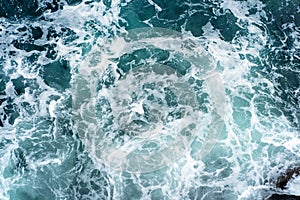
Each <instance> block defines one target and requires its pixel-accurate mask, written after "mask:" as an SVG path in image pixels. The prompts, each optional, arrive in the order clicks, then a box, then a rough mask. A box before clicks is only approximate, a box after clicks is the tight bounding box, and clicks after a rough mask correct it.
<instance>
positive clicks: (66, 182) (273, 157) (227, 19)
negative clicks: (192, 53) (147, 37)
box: [0, 0, 300, 200]
mask: <svg viewBox="0 0 300 200" xmlns="http://www.w3.org/2000/svg"><path fill="white" fill-rule="evenodd" d="M142 27H144V28H145V27H160V28H164V29H169V30H173V31H177V33H179V34H182V37H183V38H190V39H191V40H192V41H194V43H195V45H196V46H199V47H202V48H203V49H205V51H207V52H208V54H209V55H210V57H211V59H212V60H213V62H214V63H215V65H216V70H215V71H216V72H217V74H218V76H219V77H220V80H221V82H222V85H223V92H224V94H225V96H224V99H223V102H222V108H224V110H225V115H224V119H223V120H224V126H223V128H222V130H220V131H219V132H218V135H219V136H218V138H217V140H216V145H215V146H214V148H213V149H210V152H209V153H208V154H205V156H201V157H197V156H195V155H196V154H195V152H197V151H200V149H201V148H203V147H205V145H204V144H205V141H207V139H210V138H211V137H212V133H210V131H207V130H211V129H205V128H203V127H206V126H207V124H206V118H205V117H206V116H211V115H210V114H211V113H213V112H214V111H213V110H212V109H211V104H213V100H212V98H213V97H212V94H210V93H209V91H208V90H209V89H208V90H207V88H205V80H204V79H203V77H201V78H199V80H197V79H195V77H196V76H194V75H195V74H193V71H194V70H196V69H197V68H196V67H195V65H194V64H193V63H191V62H189V60H188V59H187V58H186V57H185V56H186V55H187V54H185V52H184V51H182V52H181V49H180V48H177V49H174V51H176V52H177V54H176V55H175V56H174V57H172V55H173V54H172V53H170V52H172V51H170V50H169V48H171V49H172V48H173V47H174V46H172V45H171V44H170V47H167V46H168V44H165V43H163V40H157V42H158V43H159V44H161V48H152V47H151V48H148V49H147V48H141V49H140V50H137V51H134V52H130V51H129V50H128V51H129V52H125V53H124V55H122V56H120V57H119V58H116V59H115V60H110V61H111V62H112V63H114V64H115V66H114V65H113V64H111V65H106V64H107V63H104V62H103V60H105V58H104V57H103V55H104V54H105V53H107V51H108V48H107V47H108V46H109V45H108V44H109V42H110V41H112V40H113V38H114V37H116V36H118V35H122V34H123V33H124V32H126V31H129V30H132V29H136V28H142ZM153 45H154V44H153ZM163 45H165V46H163ZM121 46H122V45H121V43H120V45H119V47H120V48H121ZM117 47H118V45H117ZM95 49H97V51H95ZM183 49H184V48H183ZM115 50H118V48H115ZM185 50H186V49H185ZM95 52H96V53H95ZM99 52H100V53H99ZM103 52H105V53H103ZM93 53H94V54H93ZM97 53H98V54H99V55H98V54H97ZM181 53H182V54H181ZM107 54H109V53H107ZM105 55H106V54H105ZM101 56H102V57H101ZM90 58H93V59H94V60H91V61H90V63H92V64H91V65H92V66H91V68H93V66H94V67H95V66H96V67H98V68H99V69H103V70H100V74H98V75H95V76H94V77H97V78H96V79H98V82H97V84H96V85H97V87H96V88H89V87H87V88H84V86H83V88H81V89H82V91H81V92H80V93H76V92H78V90H77V88H76V86H77V85H78V84H80V83H82V84H83V85H88V86H89V84H88V83H89V81H92V80H94V79H95V78H93V79H89V80H87V82H84V81H83V82H80V79H78V76H80V75H81V73H82V71H81V70H82V69H83V68H82V66H84V67H85V66H87V65H85V63H87V61H86V60H88V59H90ZM153 60H154V62H155V64H161V65H164V66H168V67H169V68H168V69H166V70H170V76H169V79H170V80H169V79H168V77H164V76H157V77H160V78H161V82H159V81H160V79H154V80H151V77H152V74H151V73H150V75H149V77H150V78H149V80H150V81H149V82H150V83H152V85H151V84H148V85H147V84H146V80H147V78H148V76H147V73H145V71H146V72H147V70H144V69H143V68H142V71H138V68H139V67H141V66H144V64H145V63H146V64H149V63H147V62H148V61H149V62H150V63H151V62H152V64H153ZM144 61H145V62H144ZM146 61H147V62H146ZM202 61H203V63H204V59H202V60H201V62H202ZM103 63H104V64H103ZM203 63H201V64H200V66H202V64H203ZM203 66H205V64H203ZM84 69H86V68H84ZM88 69H89V68H88ZM135 69H136V70H137V72H136V73H137V75H135V76H134V75H133V78H132V77H131V75H130V72H131V71H133V73H134V70H135ZM172 70H174V71H172ZM158 71H159V70H158ZM101 73H102V74H101ZM158 73H159V72H158ZM176 73H178V74H179V75H178V76H177V77H175V78H173V76H174V74H176ZM140 74H144V75H143V76H140ZM145 74H146V75H145ZM178 77H179V78H178ZM177 78H178V83H182V82H181V81H186V82H184V84H181V87H178V88H179V89H180V91H185V92H186V94H188V95H187V96H191V95H190V94H191V93H190V91H192V93H193V95H195V96H193V98H194V99H193V98H191V99H192V100H193V102H196V103H191V102H192V100H191V99H188V100H189V101H187V100H186V101H185V102H184V103H186V104H184V103H182V102H181V101H180V98H179V97H178V94H181V93H180V92H177V93H174V91H177V90H176V89H175V90H172V87H170V88H171V89H169V87H168V86H166V84H167V81H166V83H164V82H163V81H164V80H169V81H170V82H172V81H175V80H176V81H177ZM122 80H123V81H124V82H122ZM118 81H119V82H118ZM126 81H127V82H126ZM143 81H145V82H143ZM151 81H152V82H151ZM155 81H157V82H156V85H155V84H154V82H155ZM168 83H169V82H168ZM136 84H137V85H138V84H142V85H141V86H142V88H143V90H142V92H141V93H138V92H137V91H139V90H138V89H135V86H136ZM161 84H162V85H161ZM185 84H187V85H189V86H191V87H190V88H189V89H186V87H185V86H186V85H185ZM212 85H213V83H212ZM138 86H139V85H138ZM138 86H136V87H138ZM215 86H216V88H217V89H218V88H219V87H217V86H218V84H217V81H216V82H215ZM103 88H104V89H103ZM161 88H163V90H160V89H161ZM182 88H183V89H182ZM299 88H300V3H299V1H297V0H289V1H288V0H284V1H265V0H264V1H258V0H249V1H232V0H228V1H198V0H189V1H188V0H187V1H185V0H184V1H179V0H177V1H176V0H174V1H167V0H165V1H162V0H152V1H151V0H148V1H147V0H145V1H144V0H132V1H106V0H105V1H76V0H66V1H60V0H54V1H50V0H49V1H35V0H33V1H15V0H0V199H12V200H27V199H28V200H33V199H38V200H39V199H41V200H42V199H130V200H131V199H153V200H156V199H172V200H173V199H209V200H210V199H228V200H233V199H264V198H266V197H267V196H268V195H271V194H272V193H282V192H285V193H287V194H293V195H300V180H297V179H295V180H294V181H293V182H292V183H291V184H289V185H288V186H287V188H286V189H285V190H284V191H282V190H281V189H278V188H276V180H277V177H278V176H280V174H281V173H283V172H284V171H285V170H286V169H287V168H292V167H295V166H299V164H300V162H299V155H300V151H299V149H300V148H299V147H300V135H299V134H300V124H299V123H300V89H299ZM92 89H95V90H96V91H97V92H98V93H99V96H97V97H98V99H97V106H96V107H95V109H94V111H95V113H94V114H93V115H92V116H94V117H95V118H96V119H93V120H90V121H89V119H85V117H82V118H81V117H80V118H78V114H79V115H80V116H87V115H88V114H89V113H87V112H85V113H84V110H83V113H80V109H78V105H77V104H76V103H74V96H75V97H78V98H80V99H81V101H83V102H85V101H86V99H85V98H88V97H89V92H88V91H89V90H92ZM156 90H159V91H160V93H155V92H154V91H156ZM149 91H152V92H153V94H154V95H152V96H151V92H150V93H147V92H149ZM105 92H106V93H105ZM131 92H132V93H131ZM143 92H144V93H143ZM133 93H134V94H133ZM78 94H79V95H78ZM127 94H128V95H129V94H130V95H133V96H130V99H131V100H132V101H133V102H135V101H136V102H138V100H139V98H140V99H143V98H145V96H146V97H147V98H148V99H147V100H148V101H146V102H148V104H147V103H145V104H143V106H142V110H143V111H137V112H135V116H136V117H137V119H135V121H134V120H133V122H134V123H133V122H132V123H129V122H127V121H126V120H127V118H129V117H128V116H132V115H130V114H128V113H127V114H128V115H125V117H122V115H121V114H120V115H118V113H121V111H122V112H123V110H122V109H123V108H124V107H123V105H122V104H120V105H119V104H118V105H117V104H116V106H114V105H113V104H112V101H107V99H109V98H111V99H118V98H120V99H122V98H127V96H126V95H127ZM183 94H185V93H183ZM219 94H220V93H219ZM134 95H135V96H134ZM147 95H148V96H147ZM155 95H157V96H155ZM161 95H162V96H161ZM176 95H177V96H176ZM79 96H80V97H79ZM102 97H103V98H102ZM104 97H105V98H106V97H107V99H105V98H104ZM136 102H135V103H136ZM187 102H188V103H187ZM186 105H187V107H188V106H191V107H196V111H197V113H200V114H199V116H201V117H203V118H197V119H196V120H195V121H192V120H188V122H189V123H191V125H190V126H189V128H190V129H188V128H186V129H184V130H185V131H187V132H185V134H189V131H190V132H191V134H192V135H193V134H194V135H195V136H197V137H195V138H196V139H195V140H194V141H193V143H192V144H190V146H189V145H188V146H186V150H187V151H186V152H183V153H182V152H180V156H178V158H176V159H175V160H174V162H172V163H168V165H167V166H164V167H163V168H159V169H157V170H154V171H150V172H149V171H147V172H145V173H136V172H134V171H131V170H124V169H122V170H121V171H120V170H119V169H117V167H115V166H112V164H111V163H108V162H106V160H105V158H103V157H101V156H99V155H103V153H104V154H105V152H101V151H104V150H105V148H104V147H103V146H101V145H99V146H97V145H96V149H97V150H95V151H93V150H91V149H93V148H92V146H89V145H88V144H89V143H88V142H87V141H90V140H91V139H90V138H94V137H95V138H96V139H95V140H96V141H98V140H99V138H101V140H100V143H101V142H103V141H104V142H108V143H109V142H111V141H113V142H112V143H113V144H115V145H116V146H118V145H121V146H122V145H124V144H126V141H127V142H128V141H135V140H138V139H140V138H139V133H140V132H143V131H139V130H148V129H151V128H152V127H154V126H155V124H156V123H158V122H157V121H159V120H160V119H161V118H163V117H164V116H165V115H166V116H168V117H171V119H172V120H173V121H174V122H176V120H179V121H180V120H183V119H184V118H185V116H186V115H185V114H183V112H182V110H180V109H179V108H180V106H182V107H184V106H186ZM147 106H148V107H147ZM79 107H80V106H79ZM117 108H118V109H119V110H118V109H117ZM124 109H125V108H124ZM155 109H156V110H155ZM92 110H93V109H92ZM120 110H121V111H120ZM132 110H133V109H132ZM132 110H129V111H130V112H129V111H128V112H129V113H131V112H132ZM164 110H167V111H168V112H167V114H163V113H164V112H163V111H164ZM74 111H75V112H74ZM160 111H161V113H162V114H157V115H156V113H160ZM113 112H115V114H114V115H113V116H112V115H111V113H113ZM74 113H75V114H74ZM202 114H203V115H202ZM141 115H143V116H142V117H144V118H142V117H141ZM74 116H75V117H74ZM116 116H118V117H119V118H117V117H116ZM193 116H194V115H193ZM141 119H143V120H141ZM164 119H169V118H164ZM193 119H195V118H193ZM122 120H123V121H122ZM172 120H171V122H170V121H168V120H162V122H163V124H164V125H166V124H167V125H170V126H171V125H172ZM197 120H198V121H197ZM81 122H82V123H86V124H85V125H82V126H78V123H79V124H80V123H81ZM192 122H193V123H194V124H192ZM196 122H197V123H198V122H199V124H200V125H199V124H198V125H199V126H200V128H199V129H198V128H193V127H194V125H195V124H196V125H197V123H196ZM93 124H94V125H95V126H91V125H93ZM175 125H176V126H175ZM78 127H81V128H82V127H83V128H82V129H83V131H82V130H78ZM91 127H101V133H102V134H103V135H102V136H101V137H99V138H97V136H95V135H96V134H95V133H94V132H93V128H91ZM172 127H173V126H171V127H170V130H173V129H172ZM174 127H177V123H174ZM180 127H181V126H180ZM196 127H197V126H196ZM134 128H136V129H134ZM202 128H203V129H202ZM79 129H80V128H79ZM199 130H202V131H203V133H202V132H201V131H199ZM89 131H90V132H89ZM205 131H206V132H205ZM175 132H176V131H175ZM84 133H87V134H88V135H84ZM181 133H182V132H181ZM89 134H91V135H89ZM97 134H99V133H98V132H97ZM203 134H204V136H205V137H202V135H203ZM143 137H144V136H143ZM143 137H142V136H141V138H142V140H144V141H145V143H146V142H147V139H146V138H147V137H146V138H143ZM103 138H104V139H103ZM136 138H137V139H136ZM160 139H161V144H160V143H159V142H158V144H159V145H168V141H169V138H168V137H161V138H160ZM101 144H102V143H101ZM171 144H173V143H171ZM176 144H177V143H176ZM147 145H149V146H150V147H151V148H154V149H155V148H158V149H159V147H157V146H155V144H150V142H149V143H147ZM156 145H157V144H156ZM175 147H176V146H175ZM175 149H176V148H174V151H175ZM175 152H176V151H175ZM170 157H172V156H171V155H170ZM113 163H114V162H113ZM133 169H136V168H133ZM137 169H140V168H139V167H137Z"/></svg>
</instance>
